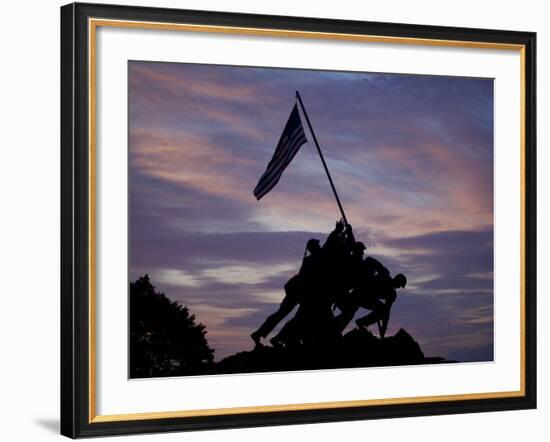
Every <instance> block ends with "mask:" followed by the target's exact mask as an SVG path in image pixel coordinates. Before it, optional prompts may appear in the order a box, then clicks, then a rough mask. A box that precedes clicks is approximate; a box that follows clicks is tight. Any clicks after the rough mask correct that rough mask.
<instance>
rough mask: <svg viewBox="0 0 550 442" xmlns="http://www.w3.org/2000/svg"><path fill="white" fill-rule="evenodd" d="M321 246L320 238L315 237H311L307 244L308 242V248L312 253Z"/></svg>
mask: <svg viewBox="0 0 550 442" xmlns="http://www.w3.org/2000/svg"><path fill="white" fill-rule="evenodd" d="M320 248H321V246H320V242H319V240H318V239H315V238H311V239H310V240H309V241H308V242H307V244H306V249H307V250H308V251H309V252H310V253H313V252H315V251H316V250H319V249H320Z"/></svg>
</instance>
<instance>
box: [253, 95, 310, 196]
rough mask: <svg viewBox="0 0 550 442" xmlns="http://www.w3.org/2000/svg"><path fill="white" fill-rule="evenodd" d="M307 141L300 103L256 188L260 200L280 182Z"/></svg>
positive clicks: (255, 194) (295, 107)
mask: <svg viewBox="0 0 550 442" xmlns="http://www.w3.org/2000/svg"><path fill="white" fill-rule="evenodd" d="M306 142H307V139H306V134H305V133H304V128H303V126H302V120H301V119H300V114H299V112H298V105H297V104H295V105H294V108H293V109H292V112H291V113H290V116H289V117H288V121H287V122H286V125H285V128H284V130H283V134H282V135H281V138H280V139H279V143H278V144H277V148H276V149H275V153H274V154H273V157H272V158H271V161H270V162H269V164H268V165H267V168H266V170H265V172H264V173H263V175H262V176H261V178H260V181H258V184H257V185H256V187H255V188H254V196H255V197H256V199H257V200H260V198H262V197H263V196H264V195H265V194H266V193H268V192H269V191H270V190H271V189H273V187H275V185H276V184H277V183H278V182H279V179H280V178H281V175H282V174H283V171H284V170H285V169H286V167H287V166H288V165H289V164H290V162H291V161H292V159H293V158H294V156H295V155H296V153H297V152H298V149H300V146H301V145H302V144H304V143H306Z"/></svg>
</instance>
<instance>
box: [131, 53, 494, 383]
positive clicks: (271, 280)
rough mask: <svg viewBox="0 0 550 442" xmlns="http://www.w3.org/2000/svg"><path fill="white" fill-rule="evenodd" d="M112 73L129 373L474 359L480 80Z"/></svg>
mask: <svg viewBox="0 0 550 442" xmlns="http://www.w3.org/2000/svg"><path fill="white" fill-rule="evenodd" d="M127 87H128V273H129V274H128V280H129V287H128V309H129V330H128V342H129V344H128V349H129V355H128V361H129V364H128V365H129V366H128V370H129V374H128V376H129V378H131V379H135V378H155V377H168V376H197V375H201V376H202V375H208V376H215V375H220V374H237V373H262V372H287V371H302V370H319V369H343V368H358V367H362V368H363V367H364V368H368V367H388V366H397V365H400V366H416V365H419V364H461V363H478V364H479V363H491V362H492V361H494V308H495V301H494V291H493V286H494V284H493V265H494V250H493V237H494V210H493V206H494V201H493V198H494V173H493V171H494V114H495V106H494V103H495V89H494V88H495V85H494V78H478V77H464V76H443V75H418V74H407V73H384V72H358V71H333V70H313V69H297V68H285V67H276V68H275V67H262V66H258V67H250V66H236V65H222V64H198V63H179V62H155V61H149V60H128V61H127Z"/></svg>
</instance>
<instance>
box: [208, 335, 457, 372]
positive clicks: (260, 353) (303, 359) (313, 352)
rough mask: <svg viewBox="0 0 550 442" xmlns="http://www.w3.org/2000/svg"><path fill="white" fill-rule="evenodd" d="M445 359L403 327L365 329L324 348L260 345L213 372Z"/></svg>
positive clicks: (378, 365)
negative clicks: (428, 353)
mask: <svg viewBox="0 0 550 442" xmlns="http://www.w3.org/2000/svg"><path fill="white" fill-rule="evenodd" d="M445 362H454V361H446V360H445V359H444V358H439V357H425V356H424V353H423V352H422V350H421V349H420V346H419V345H418V343H417V342H416V341H415V340H414V339H413V338H412V337H411V336H410V335H409V334H408V333H407V332H406V331H405V330H403V329H400V330H399V331H398V332H397V333H396V334H395V335H394V336H389V337H386V338H384V339H380V338H378V337H376V336H374V335H373V334H372V333H371V332H369V331H368V330H367V329H364V328H360V329H359V328H358V329H354V330H351V331H350V332H348V333H346V334H345V335H344V336H343V337H342V338H341V339H338V340H337V341H335V342H333V343H331V344H330V345H323V346H322V347H305V346H296V347H290V348H286V347H271V346H262V345H261V346H257V347H256V348H254V349H253V350H251V351H242V352H239V353H236V354H234V355H231V356H228V357H226V358H225V359H222V360H221V361H220V362H218V363H216V364H214V365H213V367H212V368H211V371H210V372H209V374H229V373H257V372H273V371H295V370H314V369H329V368H357V367H380V366H394V365H417V364H437V363H445Z"/></svg>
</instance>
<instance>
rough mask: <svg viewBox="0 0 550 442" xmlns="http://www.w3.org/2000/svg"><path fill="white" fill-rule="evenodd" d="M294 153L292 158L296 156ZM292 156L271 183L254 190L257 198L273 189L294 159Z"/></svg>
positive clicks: (304, 141)
mask: <svg viewBox="0 0 550 442" xmlns="http://www.w3.org/2000/svg"><path fill="white" fill-rule="evenodd" d="M306 141H307V140H305V139H304V140H303V141H302V142H301V143H300V145H299V146H298V147H300V146H301V145H302V144H304V143H306ZM297 151H298V149H296V152H297ZM296 152H295V153H294V155H295V154H296ZM294 155H292V158H294ZM292 158H290V159H289V160H288V162H287V163H286V164H285V165H284V167H283V169H282V170H281V173H279V174H277V175H275V176H274V177H273V178H272V179H271V180H270V181H269V183H266V184H265V185H264V186H262V188H261V189H257V190H255V191H254V193H255V195H256V198H257V199H260V198H261V197H263V196H264V195H265V194H266V193H268V192H269V191H270V190H271V189H273V187H275V185H276V184H277V183H278V182H279V179H280V178H281V175H282V174H283V170H284V168H286V166H287V165H288V164H289V163H290V161H292Z"/></svg>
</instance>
